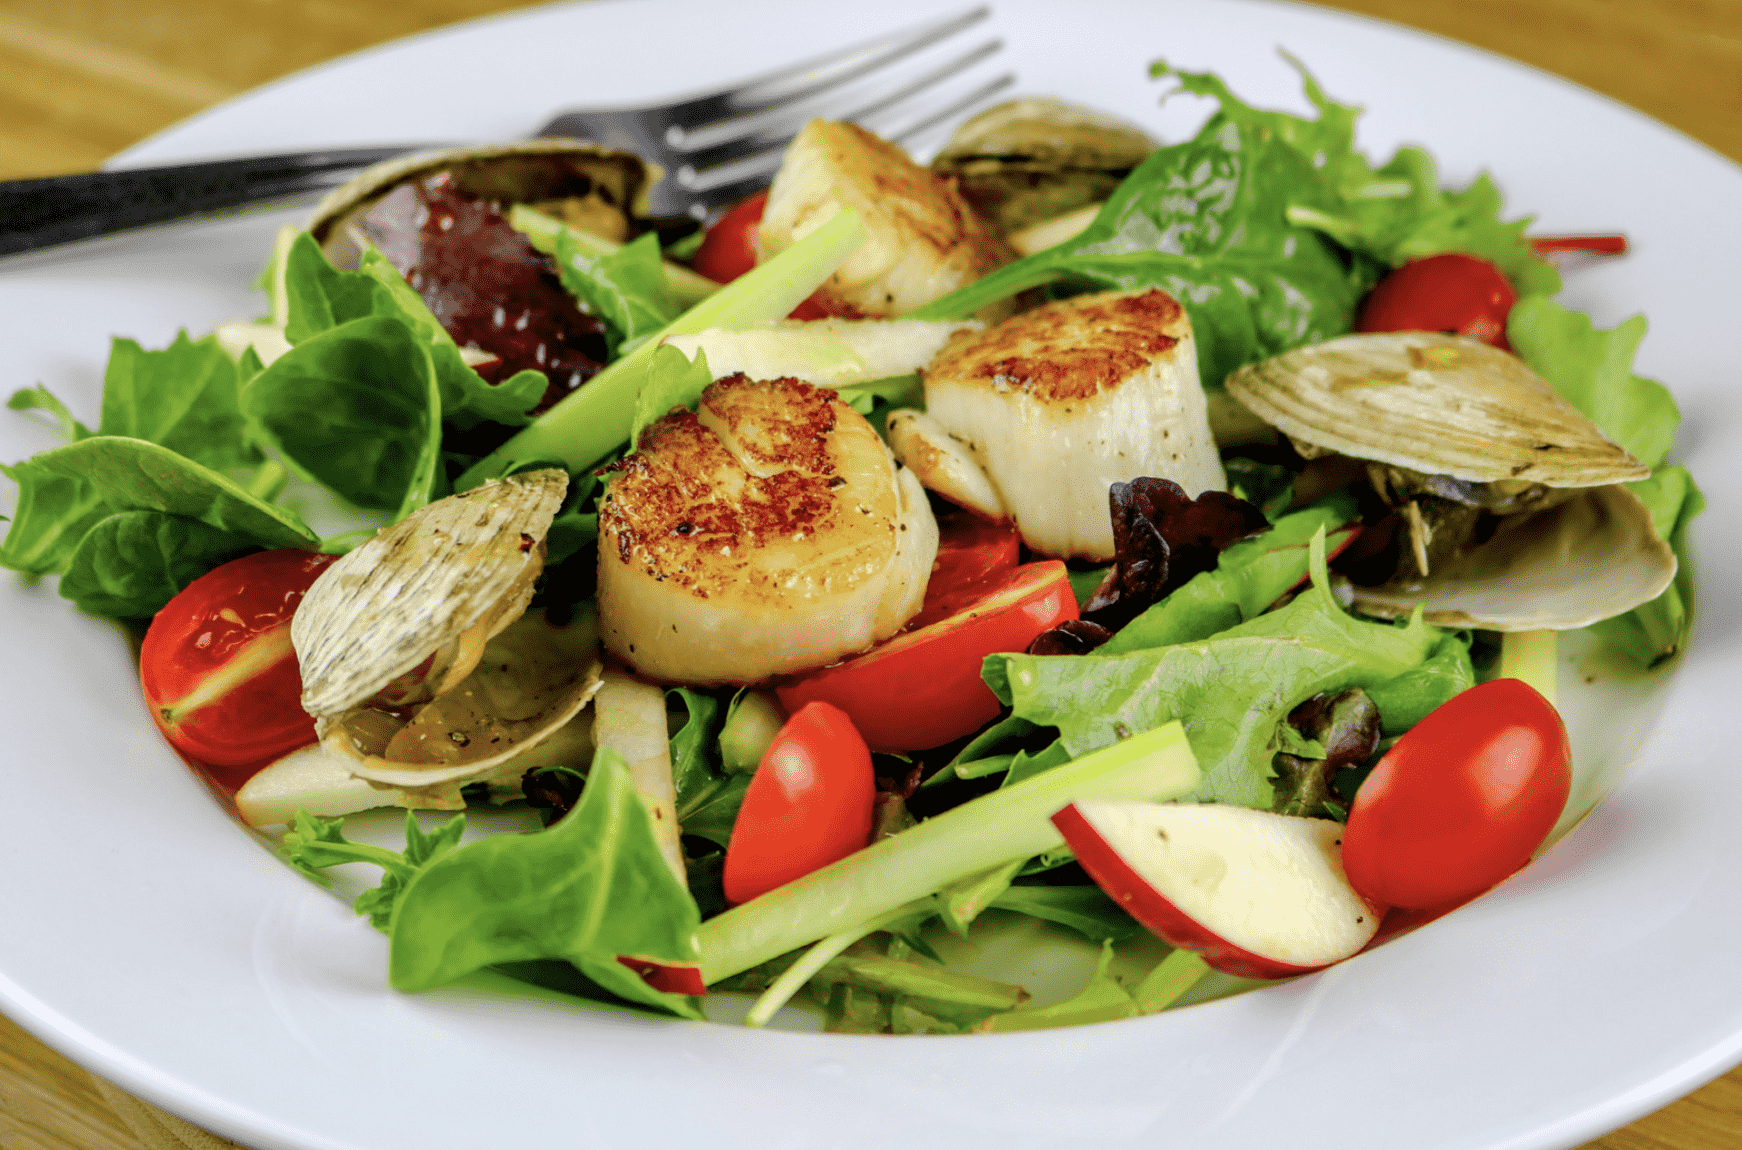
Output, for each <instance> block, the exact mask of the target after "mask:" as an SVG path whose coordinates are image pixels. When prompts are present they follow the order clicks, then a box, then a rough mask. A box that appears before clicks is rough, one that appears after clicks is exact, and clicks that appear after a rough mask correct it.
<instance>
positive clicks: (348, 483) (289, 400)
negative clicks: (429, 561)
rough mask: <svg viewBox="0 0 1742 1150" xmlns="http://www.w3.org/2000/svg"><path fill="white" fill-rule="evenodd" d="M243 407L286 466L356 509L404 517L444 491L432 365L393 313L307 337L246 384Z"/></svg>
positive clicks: (439, 408)
mask: <svg viewBox="0 0 1742 1150" xmlns="http://www.w3.org/2000/svg"><path fill="white" fill-rule="evenodd" d="M242 405H243V408H244V410H245V411H246V412H247V414H248V417H249V418H250V419H251V420H252V421H253V422H254V424H255V425H256V426H257V427H259V428H260V430H261V432H262V434H263V435H264V436H265V437H266V438H267V440H268V441H269V442H270V443H271V444H272V445H273V446H274V447H276V448H277V449H278V450H279V452H280V453H282V455H283V456H284V459H285V461H286V462H287V463H288V464H290V465H291V466H292V467H294V468H295V469H296V470H297V471H298V472H300V473H301V474H302V475H303V476H305V477H306V478H310V479H313V480H315V481H316V482H319V483H322V484H324V485H325V486H327V487H328V488H329V489H331V490H332V491H334V492H335V493H337V494H338V495H339V496H341V497H342V498H344V499H347V500H349V501H350V502H352V503H354V504H356V505H357V506H359V507H369V508H375V509H378V510H385V511H398V513H399V516H400V517H403V516H404V515H406V514H409V513H410V512H411V511H414V510H416V509H417V508H418V507H421V506H423V505H424V504H425V503H427V502H429V501H430V499H432V498H436V497H439V495H441V494H445V492H443V491H438V490H437V483H438V479H440V478H442V477H441V473H440V471H439V464H440V462H441V424H442V415H443V409H442V406H441V394H440V391H439V390H438V387H437V382H436V378H435V368H434V365H433V363H432V362H431V358H430V352H429V348H428V346H427V344H426V343H425V342H424V341H422V340H420V339H419V338H418V337H417V336H416V335H415V334H414V333H413V332H412V331H411V329H410V328H408V327H407V326H406V325H405V324H404V323H402V322H401V321H399V320H398V319H396V318H394V317H392V316H364V317H361V318H358V319H353V320H347V321H346V322H344V323H342V324H339V325H338V326H337V327H333V328H329V329H328V330H326V331H323V332H321V333H320V334H318V335H314V336H310V337H309V338H307V339H305V340H304V341H303V342H302V343H299V344H297V345H296V346H295V347H294V348H292V349H291V350H290V351H289V352H287V353H285V354H284V355H282V356H280V357H279V358H278V359H277V360H276V361H275V362H274V363H273V364H272V365H271V366H270V367H268V368H266V369H265V370H264V371H262V372H261V373H260V374H259V375H258V376H256V377H255V378H254V379H253V380H252V381H250V382H249V384H248V387H247V389H246V390H245V391H244V392H243V395H242Z"/></svg>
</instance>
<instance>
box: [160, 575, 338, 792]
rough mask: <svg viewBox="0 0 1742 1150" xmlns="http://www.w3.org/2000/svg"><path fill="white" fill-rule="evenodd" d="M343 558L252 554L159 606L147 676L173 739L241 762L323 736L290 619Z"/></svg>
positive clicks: (215, 758)
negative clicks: (305, 690) (307, 704)
mask: <svg viewBox="0 0 1742 1150" xmlns="http://www.w3.org/2000/svg"><path fill="white" fill-rule="evenodd" d="M335 558H337V556H333V555H317V554H315V553H314V552H312V551H298V550H284V551H262V552H259V553H257V554H254V555H246V556H244V557H242V558H241V559H236V560H233V561H231V562H229V563H226V564H224V565H223V566H222V567H219V568H217V569H216V570H214V571H208V572H207V573H206V574H204V575H202V576H200V577H199V578H198V579H195V580H194V581H193V582H192V583H190V584H188V585H187V587H185V588H184V589H183V590H182V592H181V594H179V595H177V596H176V597H175V598H174V599H171V600H170V601H169V603H168V605H166V606H165V607H164V608H163V610H161V611H159V612H158V613H157V617H156V618H155V619H153V620H152V621H151V627H150V629H149V630H147V631H146V633H145V641H144V642H143V643H142V644H141V645H140V648H139V679H140V684H141V685H142V686H143V687H144V689H145V701H146V704H147V705H148V706H149V707H150V708H151V717H152V719H153V720H154V721H156V723H157V726H158V729H159V730H161V731H162V732H163V734H164V737H165V738H167V739H168V740H169V741H170V744H171V745H172V746H174V747H175V748H177V749H178V750H180V751H182V752H184V753H185V754H187V755H189V756H191V757H193V758H195V759H198V760H200V761H202V762H205V763H210V764H213V765H215V766H241V765H243V764H246V763H252V762H256V761H259V760H261V759H267V758H272V757H274V756H276V755H279V754H282V753H284V752H285V751H291V750H295V749H296V748H297V747H301V746H306V745H307V744H309V743H312V742H314V741H315V728H314V720H313V719H311V718H310V717H309V715H308V712H306V711H304V710H303V709H302V702H301V698H302V677H301V675H300V674H299V673H298V670H297V665H296V652H295V651H293V650H292V649H291V646H290V617H291V615H292V613H294V612H295V611H296V607H297V604H298V603H301V602H302V597H303V594H304V592H306V591H307V590H308V589H309V586H310V585H311V584H312V583H313V582H314V581H315V579H316V578H317V577H318V576H319V575H320V573H321V572H322V571H324V570H326V568H327V566H328V565H329V564H331V563H332V562H333V561H334V559H335Z"/></svg>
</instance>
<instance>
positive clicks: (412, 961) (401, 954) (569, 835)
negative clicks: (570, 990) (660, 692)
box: [388, 749, 702, 1019]
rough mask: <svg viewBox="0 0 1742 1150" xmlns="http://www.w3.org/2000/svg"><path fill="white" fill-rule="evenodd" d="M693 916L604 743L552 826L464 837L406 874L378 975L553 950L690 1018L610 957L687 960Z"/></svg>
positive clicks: (415, 975)
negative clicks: (466, 840) (471, 839)
mask: <svg viewBox="0 0 1742 1150" xmlns="http://www.w3.org/2000/svg"><path fill="white" fill-rule="evenodd" d="M700 922H701V916H700V915H699V914H698V913H697V911H696V905H695V901H694V900H693V899H692V898H691V897H690V894H689V891H688V890H686V889H685V888H684V886H683V884H682V883H680V882H679V881H678V880H677V878H676V876H674V875H673V874H672V872H671V868H670V867H669V866H668V865H666V863H665V860H664V859H663V857H661V855H660V852H659V845H658V842H657V840H656V839H655V837H654V833H653V820H652V819H651V818H650V817H649V816H648V813H647V808H646V807H645V806H644V805H643V804H642V802H641V800H640V798H638V797H637V796H636V794H635V789H634V787H633V785H632V784H631V782H630V778H629V767H628V765H627V764H626V763H624V761H623V757H622V756H621V755H619V754H617V753H616V752H614V751H611V750H609V749H604V750H601V751H600V752H599V753H598V754H597V755H595V756H594V758H593V765H592V769H591V770H590V771H589V772H588V775H587V786H586V789H585V790H583V791H582V792H581V800H580V802H579V803H577V804H576V806H575V808H574V810H572V811H570V812H569V813H568V814H567V815H565V816H564V817H563V819H562V821H560V822H558V823H557V824H556V825H555V826H553V827H550V828H548V829H546V830H543V831H540V832H537V833H534V834H528V835H499V836H497V837H494V838H488V839H484V840H482V841H480V842H475V843H472V844H471V845H469V846H465V847H461V848H460V849H458V850H454V851H450V852H448V853H446V854H443V855H442V856H440V857H439V858H436V859H435V860H434V861H433V862H431V863H430V864H429V865H427V866H426V867H424V868H423V869H422V870H420V871H419V872H418V873H416V874H415V875H414V876H412V879H411V881H410V883H409V884H408V885H407V886H406V888H405V892H404V894H402V895H401V896H400V897H399V900H398V904H397V905H396V906H395V907H394V910H393V917H392V926H391V936H392V944H391V948H390V951H389V958H388V977H389V980H390V981H391V983H392V984H393V986H394V987H395V988H396V989H399V990H425V989H428V988H430V987H434V986H441V985H443V984H444V983H448V982H452V981H454V980H455V979H457V978H459V977H461V976H462V975H466V974H469V973H471V972H472V971H475V970H479V969H481V968H483V967H486V966H494V965H496V964H498V963H505V962H523V961H527V960H531V959H540V958H560V959H563V960H565V961H567V962H570V963H572V964H574V966H575V967H577V968H578V969H579V970H580V971H581V973H583V974H585V975H586V976H587V977H588V978H590V979H592V980H593V981H594V982H596V983H598V984H599V985H600V986H602V987H603V988H605V989H606V990H607V991H609V992H610V993H612V994H614V995H616V996H618V997H620V998H623V999H626V1000H628V1001H630V1002H634V1003H638V1004H640V1005H643V1006H648V1007H653V1008H655V1009H658V1010H663V1011H665V1012H667V1013H670V1014H674V1015H678V1016H680V1017H684V1018H698V1019H699V1018H701V1017H702V1015H701V1011H700V1010H699V1009H697V1008H696V1006H695V1004H694V1003H693V1002H691V1000H690V999H689V998H687V997H685V996H682V995H677V994H670V993H667V992H664V991H660V990H655V989H654V988H653V987H651V986H649V985H648V984H647V983H646V982H644V981H643V980H642V979H641V977H640V976H639V975H638V974H636V973H635V972H634V971H633V970H631V969H630V967H629V966H628V965H626V964H625V962H624V961H620V960H633V961H634V962H636V963H637V964H653V965H658V966H665V967H680V968H681V967H694V966H697V965H698V963H699V954H698V951H697V949H696V940H695V931H696V927H697V926H698V925H699V924H700Z"/></svg>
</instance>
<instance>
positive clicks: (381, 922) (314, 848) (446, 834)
mask: <svg viewBox="0 0 1742 1150" xmlns="http://www.w3.org/2000/svg"><path fill="white" fill-rule="evenodd" d="M344 827H345V820H344V819H322V818H317V817H316V816H314V815H311V814H309V813H308V812H307V811H298V812H297V813H296V820H295V822H293V823H292V824H291V830H290V831H289V832H288V833H287V834H286V835H285V836H284V842H283V843H282V844H280V846H279V849H278V854H279V857H280V858H282V859H283V860H284V861H285V862H287V863H289V864H290V865H291V866H293V867H295V868H296V869H297V870H299V871H301V872H302V873H303V874H305V875H307V876H308V877H309V878H311V879H313V880H314V881H315V882H317V883H319V884H320V885H321V886H327V887H330V886H332V885H333V880H332V879H330V878H328V877H327V876H326V875H325V874H324V873H322V872H323V871H324V870H325V869H326V868H327V867H330V866H338V865H340V864H341V863H352V862H366V863H373V864H374V865H376V866H378V867H380V868H381V869H382V871H383V872H385V873H383V874H382V876H381V885H380V886H378V887H376V888H375V889H373V890H367V891H364V892H363V893H362V894H360V895H358V896H357V901H356V902H355V903H353V904H352V909H354V910H355V911H356V912H357V913H358V914H362V915H368V916H369V922H370V924H371V925H372V926H374V927H375V928H376V929H377V930H380V931H387V930H389V928H390V926H391V924H392V921H393V914H394V909H395V907H396V906H397V905H398V902H399V899H400V896H402V895H403V894H404V893H405V890H406V887H407V886H408V885H410V883H411V880H412V879H413V878H415V877H417V874H418V872H420V871H421V870H423V868H425V867H427V866H428V865H429V864H430V863H432V862H434V861H435V860H436V859H438V858H440V857H441V856H443V855H445V854H447V853H448V852H449V851H451V850H453V849H454V848H455V847H456V846H458V845H459V842H460V836H461V835H462V834H464V833H465V829H466V816H465V815H464V814H458V815H455V816H454V817H453V818H451V819H449V820H448V821H447V822H445V823H443V824H442V825H441V826H439V827H437V828H436V829H435V830H434V831H431V832H430V833H429V834H425V833H424V832H423V828H422V827H420V826H418V825H417V818H416V817H415V816H414V815H413V814H412V812H410V811H406V812H405V850H404V851H403V852H400V851H391V850H388V849H387V848H386V847H378V846H374V845H373V844H370V843H354V842H352V841H351V840H350V839H347V838H346V837H345V834H344Z"/></svg>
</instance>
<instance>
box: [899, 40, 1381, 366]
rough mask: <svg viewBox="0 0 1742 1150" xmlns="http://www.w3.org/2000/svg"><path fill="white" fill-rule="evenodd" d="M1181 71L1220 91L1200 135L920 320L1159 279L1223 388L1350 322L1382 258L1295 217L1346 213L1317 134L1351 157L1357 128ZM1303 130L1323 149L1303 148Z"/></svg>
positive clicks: (1193, 82)
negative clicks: (1050, 244)
mask: <svg viewBox="0 0 1742 1150" xmlns="http://www.w3.org/2000/svg"><path fill="white" fill-rule="evenodd" d="M1158 68H1159V72H1160V73H1161V74H1167V73H1169V72H1171V70H1170V69H1168V68H1167V67H1166V66H1165V65H1160V66H1158ZM1174 74H1176V75H1178V76H1179V77H1180V79H1181V81H1182V83H1183V84H1184V85H1186V86H1187V87H1188V88H1189V89H1190V90H1194V91H1202V92H1204V93H1205V94H1209V95H1216V96H1217V97H1218V98H1220V99H1222V109H1221V111H1219V112H1217V113H1216V114H1215V115H1214V116H1212V117H1211V118H1210V120H1209V121H1208V122H1207V123H1206V124H1205V125H1204V127H1203V128H1202V129H1201V130H1200V131H1199V132H1198V134H1197V135H1196V136H1195V137H1194V138H1193V139H1191V140H1188V141H1186V142H1185V143H1181V144H1175V145H1173V146H1171V147H1166V148H1161V149H1159V150H1158V151H1156V152H1155V153H1154V154H1153V155H1151V156H1150V157H1149V159H1147V160H1145V161H1144V162H1143V163H1142V164H1140V165H1138V167H1137V168H1136V169H1134V170H1133V171H1132V173H1131V174H1130V175H1129V176H1128V177H1126V179H1125V182H1124V183H1122V184H1121V185H1120V186H1119V188H1118V189H1117V190H1116V191H1115V192H1114V193H1113V195H1112V196H1111V197H1110V198H1109V199H1108V201H1107V203H1106V205H1105V206H1104V207H1103V208H1102V209H1101V212H1100V214H1099V215H1098V216H1096V217H1095V220H1094V222H1093V223H1091V224H1090V225H1089V226H1088V228H1087V229H1085V230H1084V231H1083V232H1082V233H1081V234H1080V235H1078V236H1076V237H1074V238H1072V239H1070V240H1067V241H1065V242H1064V243H1062V244H1060V245H1058V246H1057V247H1054V248H1050V249H1048V250H1046V251H1042V252H1037V253H1035V254H1034V255H1032V256H1028V257H1026V258H1024V259H1020V260H1017V261H1016V262H1015V263H1013V264H1010V265H1008V266H1006V267H1004V268H1001V269H1000V270H998V271H996V272H993V273H992V274H991V275H989V276H986V277H985V278H983V279H981V280H979V281H978V282H977V283H974V284H971V285H969V286H968V287H965V288H962V289H960V290H959V291H956V292H953V293H951V294H950V295H947V296H945V297H943V298H942V299H940V300H938V301H936V302H934V303H931V304H928V305H926V306H925V307H923V308H920V309H918V310H917V311H915V312H914V313H913V316H912V318H915V319H958V318H961V317H964V316H968V315H971V314H973V313H974V312H975V311H978V310H979V309H980V308H982V307H985V306H986V305H988V304H991V303H995V302H997V301H998V300H1001V299H1004V298H1006V297H1008V296H1011V295H1014V294H1016V293H1017V292H1020V291H1023V290H1026V289H1028V288H1032V287H1037V286H1039V285H1041V284H1045V283H1051V282H1054V281H1057V280H1070V281H1072V282H1073V283H1074V284H1077V285H1087V286H1091V287H1094V288H1097V289H1114V288H1118V289H1130V288H1144V287H1159V288H1163V289H1165V290H1166V291H1168V292H1169V293H1170V294H1171V295H1173V296H1174V298H1176V299H1178V300H1179V301H1180V303H1181V304H1182V305H1183V306H1184V307H1185V309H1186V312H1187V313H1188V314H1189V315H1190V317H1191V321H1192V330H1193V332H1194V334H1195V336H1196V339H1197V349H1198V370H1199V374H1200V376H1201V377H1202V379H1203V382H1204V384H1205V386H1207V387H1219V386H1221V382H1222V379H1223V377H1224V376H1226V375H1227V374H1228V373H1229V372H1230V371H1233V370H1234V369H1235V368H1237V367H1240V366H1241V365H1243V364H1247V363H1251V362H1253V361H1254V360H1259V359H1264V358H1267V357H1269V356H1273V355H1278V354H1280V353H1282V352H1284V351H1288V350H1290V349H1292V348H1296V347H1300V346H1302V345H1305V344H1309V343H1316V342H1319V341H1321V340H1326V339H1330V338H1332V337H1333V336H1338V335H1343V334H1345V333H1346V332H1348V330H1349V329H1350V327H1351V326H1353V323H1354V317H1355V307H1356V304H1357V303H1359V301H1360V299H1361V296H1362V295H1363V294H1364V293H1365V291H1366V289H1367V288H1368V287H1370V286H1371V285H1372V283H1373V282H1374V281H1375V280H1376V279H1377V276H1378V272H1379V270H1380V269H1379V267H1378V265H1377V264H1376V263H1374V262H1372V261H1368V262H1365V263H1363V262H1360V261H1357V262H1356V264H1355V265H1354V266H1353V267H1351V266H1350V265H1349V263H1348V261H1347V260H1346V258H1345V255H1344V253H1343V251H1342V250H1341V249H1340V248H1339V246H1338V245H1337V244H1335V243H1333V242H1332V241H1331V240H1329V239H1328V238H1327V237H1326V236H1325V234H1324V233H1323V232H1322V231H1319V230H1318V229H1316V228H1312V227H1306V226H1302V225H1299V224H1295V223H1292V222H1291V221H1290V220H1289V218H1288V211H1287V209H1288V208H1290V207H1301V208H1306V209H1308V210H1311V211H1317V212H1321V213H1335V212H1337V211H1339V210H1341V208H1342V207H1343V197H1342V195H1341V194H1340V192H1339V190H1338V188H1337V187H1336V185H1335V182H1334V180H1333V179H1332V178H1331V176H1330V175H1329V174H1327V173H1326V172H1325V171H1323V170H1321V168H1320V167H1319V166H1317V164H1318V162H1319V161H1320V160H1321V159H1322V156H1321V155H1320V154H1319V153H1320V152H1322V151H1328V150H1332V149H1330V148H1329V146H1328V145H1326V146H1323V147H1320V146H1316V145H1319V144H1320V143H1321V141H1320V140H1319V139H1318V138H1317V137H1318V136H1323V137H1326V138H1328V139H1330V140H1333V141H1337V142H1338V144H1337V147H1338V148H1340V149H1341V153H1340V154H1351V153H1352V148H1350V147H1349V145H1348V143H1347V142H1345V138H1352V131H1353V129H1352V121H1351V124H1347V125H1346V124H1343V123H1341V122H1337V123H1330V124H1324V125H1319V124H1316V123H1315V122H1313V121H1306V120H1301V119H1299V118H1298V117H1293V116H1285V115H1283V114H1282V113H1256V112H1253V111H1252V110H1251V109H1249V108H1247V107H1246V106H1245V105H1243V104H1241V103H1239V101H1237V100H1234V99H1233V98H1232V97H1231V96H1228V95H1227V94H1226V90H1225V89H1223V88H1221V86H1220V81H1217V80H1215V79H1214V77H1209V76H1200V75H1195V74H1191V73H1174ZM1279 127H1281V128H1282V129H1285V130H1279ZM1297 139H1298V140H1301V141H1302V142H1308V143H1313V144H1314V145H1315V150H1314V151H1313V152H1307V151H1303V150H1302V148H1301V147H1299V146H1297V144H1296V142H1295V141H1296V140H1297Z"/></svg>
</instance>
